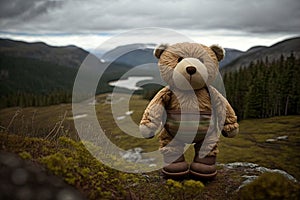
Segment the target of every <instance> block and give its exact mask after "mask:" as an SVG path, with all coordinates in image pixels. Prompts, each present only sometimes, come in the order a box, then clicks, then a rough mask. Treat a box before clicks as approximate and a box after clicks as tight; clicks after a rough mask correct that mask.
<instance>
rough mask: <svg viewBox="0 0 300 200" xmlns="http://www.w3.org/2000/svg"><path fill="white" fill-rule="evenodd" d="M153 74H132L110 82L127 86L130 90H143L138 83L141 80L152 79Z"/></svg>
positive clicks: (119, 85)
mask: <svg viewBox="0 0 300 200" xmlns="http://www.w3.org/2000/svg"><path fill="white" fill-rule="evenodd" d="M152 79H153V77H151V76H130V77H128V78H127V79H123V80H118V81H112V82H109V83H108V84H109V85H111V86H115V87H120V88H126V89H129V90H141V89H142V88H141V87H138V86H137V85H136V84H137V83H138V82H140V81H145V80H152Z"/></svg>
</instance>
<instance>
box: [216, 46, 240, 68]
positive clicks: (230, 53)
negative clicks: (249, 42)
mask: <svg viewBox="0 0 300 200" xmlns="http://www.w3.org/2000/svg"><path fill="white" fill-rule="evenodd" d="M243 54H244V52H243V51H240V50H237V49H230V48H225V57H224V59H223V60H221V62H220V68H222V67H224V66H225V65H227V64H228V63H230V62H231V61H233V60H235V59H236V58H238V57H240V56H241V55H243Z"/></svg>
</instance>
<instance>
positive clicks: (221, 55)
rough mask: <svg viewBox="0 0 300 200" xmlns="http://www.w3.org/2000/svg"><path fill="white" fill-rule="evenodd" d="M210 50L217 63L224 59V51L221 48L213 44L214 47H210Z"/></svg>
mask: <svg viewBox="0 0 300 200" xmlns="http://www.w3.org/2000/svg"><path fill="white" fill-rule="evenodd" d="M210 48H211V50H213V52H214V53H215V54H216V56H217V59H218V61H221V60H222V59H223V58H224V56H225V50H224V49H223V48H222V47H220V46H219V45H216V44H214V45H211V46H210Z"/></svg>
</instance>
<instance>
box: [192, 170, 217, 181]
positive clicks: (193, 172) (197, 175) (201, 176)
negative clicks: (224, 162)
mask: <svg viewBox="0 0 300 200" xmlns="http://www.w3.org/2000/svg"><path fill="white" fill-rule="evenodd" d="M190 174H191V175H193V176H195V177H197V178H202V179H206V180H209V179H213V178H215V177H216V175H217V171H215V172H214V173H211V174H202V173H199V172H195V171H192V170H190Z"/></svg>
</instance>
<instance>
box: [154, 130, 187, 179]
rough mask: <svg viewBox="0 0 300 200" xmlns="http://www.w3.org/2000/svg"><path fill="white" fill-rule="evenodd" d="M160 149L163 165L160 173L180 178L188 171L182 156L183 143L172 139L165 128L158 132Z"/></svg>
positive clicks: (168, 176)
mask: <svg viewBox="0 0 300 200" xmlns="http://www.w3.org/2000/svg"><path fill="white" fill-rule="evenodd" d="M159 138H160V143H161V146H160V151H161V153H162V154H163V159H164V163H165V166H164V167H163V168H162V173H163V174H164V176H165V177H166V178H173V179H180V178H183V177H185V176H186V175H187V174H188V173H189V165H188V163H187V162H186V161H185V158H184V155H183V153H184V143H181V142H178V141H176V140H174V139H173V138H172V137H171V136H169V134H168V133H167V132H166V130H164V131H163V133H161V134H160V137H159Z"/></svg>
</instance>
